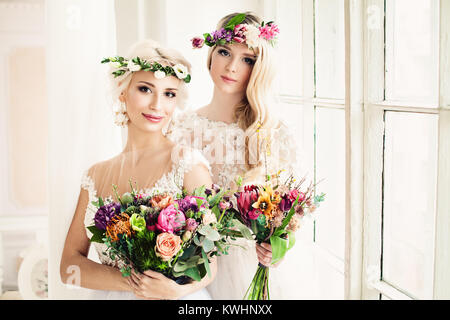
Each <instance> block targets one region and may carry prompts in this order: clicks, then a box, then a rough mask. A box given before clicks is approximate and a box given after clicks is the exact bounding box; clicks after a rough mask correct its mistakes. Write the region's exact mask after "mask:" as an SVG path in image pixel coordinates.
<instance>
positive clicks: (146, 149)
mask: <svg viewBox="0 0 450 320" xmlns="http://www.w3.org/2000/svg"><path fill="white" fill-rule="evenodd" d="M166 142H167V141H166V137H165V136H164V135H163V134H162V132H161V131H156V132H145V131H142V130H141V129H139V128H137V127H135V126H133V125H132V124H129V125H128V137H127V144H126V145H125V148H124V149H123V151H122V153H124V154H130V155H132V156H133V158H136V160H138V159H139V158H141V157H143V156H145V155H146V154H149V153H153V152H155V151H159V150H161V148H162V147H164V146H165V144H166Z"/></svg>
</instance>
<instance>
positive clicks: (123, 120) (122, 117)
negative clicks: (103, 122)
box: [114, 101, 130, 127]
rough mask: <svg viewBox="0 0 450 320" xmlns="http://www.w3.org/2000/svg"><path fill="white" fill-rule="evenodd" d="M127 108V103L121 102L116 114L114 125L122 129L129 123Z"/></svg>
mask: <svg viewBox="0 0 450 320" xmlns="http://www.w3.org/2000/svg"><path fill="white" fill-rule="evenodd" d="M128 120H130V119H129V118H128V115H127V107H126V105H125V102H122V101H120V103H119V108H118V109H117V110H116V111H115V112H114V123H115V124H116V125H118V126H120V127H125V125H126V124H127V123H128Z"/></svg>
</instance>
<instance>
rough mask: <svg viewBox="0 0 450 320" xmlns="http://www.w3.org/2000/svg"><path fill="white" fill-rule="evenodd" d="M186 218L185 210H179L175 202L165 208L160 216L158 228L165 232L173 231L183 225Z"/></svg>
mask: <svg viewBox="0 0 450 320" xmlns="http://www.w3.org/2000/svg"><path fill="white" fill-rule="evenodd" d="M185 221H186V218H185V216H184V214H183V212H181V211H178V210H177V209H176V208H175V206H174V205H173V204H171V205H169V206H167V207H166V208H165V209H163V210H162V211H161V212H160V213H159V216H158V222H157V223H156V228H157V229H158V230H160V231H163V232H170V233H173V232H174V231H179V230H181V228H182V227H183V225H184V223H185Z"/></svg>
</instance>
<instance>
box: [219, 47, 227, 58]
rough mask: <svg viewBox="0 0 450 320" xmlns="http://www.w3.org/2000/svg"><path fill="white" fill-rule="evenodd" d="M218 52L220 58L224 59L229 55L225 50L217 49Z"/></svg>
mask: <svg viewBox="0 0 450 320" xmlns="http://www.w3.org/2000/svg"><path fill="white" fill-rule="evenodd" d="M218 52H219V54H220V55H221V56H224V57H228V56H229V55H230V53H229V52H228V51H227V50H225V49H219V51H218Z"/></svg>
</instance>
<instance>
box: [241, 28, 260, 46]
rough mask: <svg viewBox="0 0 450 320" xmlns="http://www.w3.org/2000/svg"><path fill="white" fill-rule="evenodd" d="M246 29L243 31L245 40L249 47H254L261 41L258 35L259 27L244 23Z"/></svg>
mask: <svg viewBox="0 0 450 320" xmlns="http://www.w3.org/2000/svg"><path fill="white" fill-rule="evenodd" d="M246 27H247V30H246V31H244V35H245V42H246V43H247V45H248V46H249V47H250V48H256V47H258V45H259V44H260V42H261V38H260V37H259V33H260V32H259V29H258V28H257V27H255V26H253V25H251V24H249V25H246Z"/></svg>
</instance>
